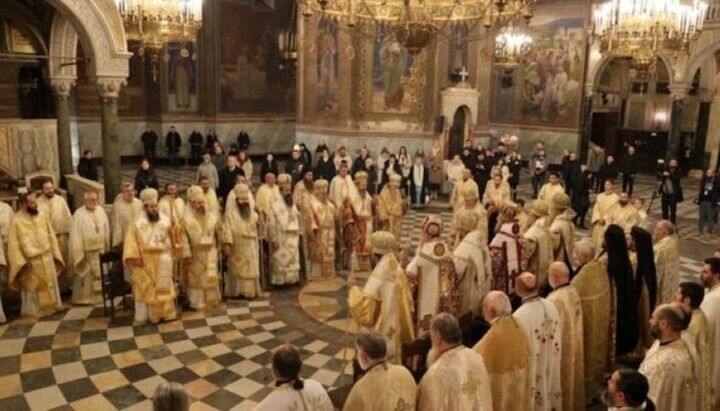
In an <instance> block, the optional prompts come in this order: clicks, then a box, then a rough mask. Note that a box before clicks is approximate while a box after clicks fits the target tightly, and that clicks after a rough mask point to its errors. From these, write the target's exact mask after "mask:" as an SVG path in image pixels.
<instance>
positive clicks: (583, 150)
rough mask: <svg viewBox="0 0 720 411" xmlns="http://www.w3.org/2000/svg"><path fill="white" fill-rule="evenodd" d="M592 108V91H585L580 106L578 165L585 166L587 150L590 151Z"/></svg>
mask: <svg viewBox="0 0 720 411" xmlns="http://www.w3.org/2000/svg"><path fill="white" fill-rule="evenodd" d="M592 106H593V91H592V90H591V89H590V90H585V99H584V100H583V106H582V124H581V125H580V126H581V128H582V134H581V136H580V141H579V142H578V147H577V150H578V159H579V160H580V164H585V163H586V162H587V158H588V150H589V149H590V137H591V135H592Z"/></svg>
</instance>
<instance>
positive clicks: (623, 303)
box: [605, 224, 640, 357]
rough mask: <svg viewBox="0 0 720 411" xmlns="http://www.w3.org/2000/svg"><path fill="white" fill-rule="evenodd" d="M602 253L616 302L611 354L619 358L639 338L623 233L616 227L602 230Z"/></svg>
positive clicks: (634, 345)
mask: <svg viewBox="0 0 720 411" xmlns="http://www.w3.org/2000/svg"><path fill="white" fill-rule="evenodd" d="M605 252H606V253H607V257H608V274H609V275H610V280H611V281H612V283H613V286H614V288H615V299H616V301H617V303H616V308H617V313H616V327H615V353H616V355H617V356H618V357H619V356H621V355H624V354H628V353H630V352H632V351H633V350H634V349H635V347H637V343H638V341H639V339H640V322H639V319H638V317H639V316H638V301H639V298H638V292H637V291H636V288H637V287H636V286H635V275H634V273H633V269H632V265H631V264H630V256H629V255H628V247H627V241H626V240H625V232H624V231H623V229H622V228H620V226H617V225H615V224H612V225H610V226H609V227H608V228H607V230H606V231H605Z"/></svg>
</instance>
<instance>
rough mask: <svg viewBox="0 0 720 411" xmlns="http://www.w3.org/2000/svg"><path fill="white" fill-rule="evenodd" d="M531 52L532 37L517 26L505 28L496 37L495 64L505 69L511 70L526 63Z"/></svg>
mask: <svg viewBox="0 0 720 411" xmlns="http://www.w3.org/2000/svg"><path fill="white" fill-rule="evenodd" d="M530 52H532V37H530V36H529V35H527V34H525V33H524V32H523V31H522V30H520V29H519V28H518V27H517V26H515V25H511V26H507V27H504V28H503V29H501V31H500V33H499V34H498V35H497V36H496V37H495V64H496V65H498V66H500V67H501V68H503V69H506V70H510V69H512V68H514V67H516V66H518V65H519V64H522V63H524V61H525V60H526V59H527V57H528V55H529V54H530Z"/></svg>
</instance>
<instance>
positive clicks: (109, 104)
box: [97, 78, 125, 203]
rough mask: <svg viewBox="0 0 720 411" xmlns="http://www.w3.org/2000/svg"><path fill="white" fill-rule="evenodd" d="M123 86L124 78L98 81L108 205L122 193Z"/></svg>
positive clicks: (103, 164)
mask: <svg viewBox="0 0 720 411" xmlns="http://www.w3.org/2000/svg"><path fill="white" fill-rule="evenodd" d="M123 85H125V79H124V78H98V79H97V86H98V91H99V92H100V100H101V101H102V167H103V176H104V183H105V201H106V202H107V203H112V202H113V200H115V196H116V195H117V194H118V193H119V192H120V147H119V144H118V131H117V125H118V114H117V99H118V95H119V94H120V89H121V88H122V86H123Z"/></svg>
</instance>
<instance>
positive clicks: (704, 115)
mask: <svg viewBox="0 0 720 411" xmlns="http://www.w3.org/2000/svg"><path fill="white" fill-rule="evenodd" d="M714 94H715V93H714V92H712V93H711V92H701V93H700V110H699V111H698V121H697V128H696V129H695V147H694V148H693V153H694V154H693V158H692V163H691V164H692V168H707V167H708V166H709V164H706V163H705V142H706V141H707V134H708V127H709V126H710V108H711V107H712V101H713V95H714Z"/></svg>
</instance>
